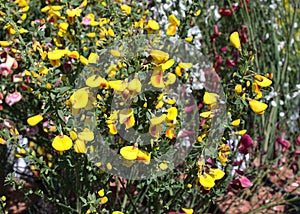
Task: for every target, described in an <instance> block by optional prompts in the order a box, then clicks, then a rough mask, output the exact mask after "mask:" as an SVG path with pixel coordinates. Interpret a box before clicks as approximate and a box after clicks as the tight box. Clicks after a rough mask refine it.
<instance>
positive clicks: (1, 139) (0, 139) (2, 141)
mask: <svg viewBox="0 0 300 214" xmlns="http://www.w3.org/2000/svg"><path fill="white" fill-rule="evenodd" d="M4 144H6V141H5V140H4V139H3V138H1V137H0V145H4Z"/></svg>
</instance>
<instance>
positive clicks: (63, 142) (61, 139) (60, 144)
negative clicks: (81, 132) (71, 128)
mask: <svg viewBox="0 0 300 214" xmlns="http://www.w3.org/2000/svg"><path fill="white" fill-rule="evenodd" d="M72 144H73V143H72V140H71V138H69V137H68V136H67V135H61V136H56V137H55V138H54V140H53V141H52V147H53V148H54V149H55V150H56V151H59V152H63V151H67V150H69V149H71V147H72Z"/></svg>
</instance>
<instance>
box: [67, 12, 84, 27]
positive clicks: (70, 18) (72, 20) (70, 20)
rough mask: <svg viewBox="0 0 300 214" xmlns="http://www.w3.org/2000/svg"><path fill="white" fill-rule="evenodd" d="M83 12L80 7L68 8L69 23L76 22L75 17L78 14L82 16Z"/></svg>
mask: <svg viewBox="0 0 300 214" xmlns="http://www.w3.org/2000/svg"><path fill="white" fill-rule="evenodd" d="M81 12H82V10H81V9H79V8H75V9H68V10H67V11H66V13H67V16H68V20H69V23H70V24H71V25H72V24H74V22H75V17H76V16H80V14H81Z"/></svg>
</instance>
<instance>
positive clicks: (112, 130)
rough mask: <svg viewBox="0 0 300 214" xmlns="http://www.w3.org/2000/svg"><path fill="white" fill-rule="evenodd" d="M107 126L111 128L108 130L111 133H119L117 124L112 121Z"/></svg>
mask: <svg viewBox="0 0 300 214" xmlns="http://www.w3.org/2000/svg"><path fill="white" fill-rule="evenodd" d="M107 126H108V128H109V131H108V133H109V134H112V135H115V134H117V133H118V130H117V127H116V125H115V124H113V123H112V124H108V125H107Z"/></svg>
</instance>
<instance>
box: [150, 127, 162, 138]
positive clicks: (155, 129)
mask: <svg viewBox="0 0 300 214" xmlns="http://www.w3.org/2000/svg"><path fill="white" fill-rule="evenodd" d="M162 127H163V126H162V124H158V125H153V124H151V125H150V126H149V133H150V135H151V136H153V137H155V138H159V137H160V136H161V133H162Z"/></svg>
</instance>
